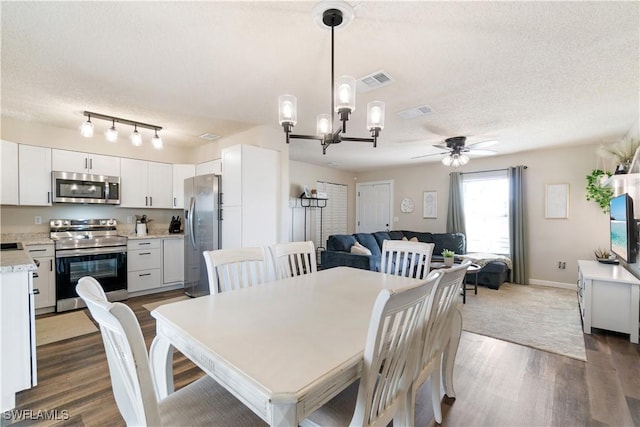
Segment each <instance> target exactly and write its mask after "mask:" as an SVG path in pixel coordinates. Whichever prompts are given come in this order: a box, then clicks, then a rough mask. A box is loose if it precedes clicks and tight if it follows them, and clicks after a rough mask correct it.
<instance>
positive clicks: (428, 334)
mask: <svg viewBox="0 0 640 427" xmlns="http://www.w3.org/2000/svg"><path fill="white" fill-rule="evenodd" d="M469 265H471V261H470V260H465V261H464V262H463V263H462V264H455V265H454V266H453V267H451V268H446V269H444V268H443V269H440V270H438V271H440V272H442V278H441V279H440V282H439V283H438V284H437V285H436V287H435V288H434V290H433V292H432V296H431V298H430V299H431V303H430V305H431V306H430V308H429V310H428V312H427V316H426V317H425V324H424V329H423V332H422V336H423V338H422V339H421V340H420V342H421V348H420V358H419V362H418V365H417V371H416V380H415V381H414V383H413V386H412V389H413V392H412V393H411V394H410V397H411V398H412V399H413V400H414V401H412V402H409V404H410V405H412V408H413V407H414V406H413V405H415V393H417V391H418V388H419V387H420V385H422V384H423V383H424V382H425V381H426V379H427V378H429V377H431V394H432V404H433V414H434V418H435V420H436V422H437V423H438V424H439V423H441V422H442V410H441V406H440V379H441V371H442V354H443V352H444V349H445V347H446V345H447V343H448V340H449V336H450V331H451V317H452V315H453V310H455V309H456V305H457V303H456V301H457V300H458V298H459V296H460V289H461V287H462V286H464V278H465V275H466V273H467V268H469ZM411 417H412V421H413V410H412V415H411Z"/></svg>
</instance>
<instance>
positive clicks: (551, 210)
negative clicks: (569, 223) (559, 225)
mask: <svg viewBox="0 0 640 427" xmlns="http://www.w3.org/2000/svg"><path fill="white" fill-rule="evenodd" d="M545 190H546V191H545V204H544V209H545V210H544V217H545V218H547V219H566V218H569V184H547V185H546V188H545Z"/></svg>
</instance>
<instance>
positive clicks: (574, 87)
mask: <svg viewBox="0 0 640 427" xmlns="http://www.w3.org/2000/svg"><path fill="white" fill-rule="evenodd" d="M351 4H352V6H353V7H354V10H355V18H354V21H353V22H352V23H351V24H350V25H349V26H347V27H346V28H344V29H341V30H339V31H336V58H335V59H336V65H335V67H336V75H342V74H350V75H353V76H355V77H356V78H360V77H363V76H365V75H367V74H370V73H372V72H375V71H378V70H385V71H386V72H387V73H388V74H390V75H391V76H392V77H393V78H394V80H395V82H394V83H393V84H391V85H389V86H386V87H382V88H379V89H376V90H372V91H370V92H367V93H359V94H358V99H357V109H356V112H355V113H354V114H353V115H352V118H351V120H350V121H349V123H348V133H347V136H362V137H366V136H368V135H367V132H366V129H365V116H364V114H365V106H366V103H367V102H368V101H371V100H382V101H385V102H386V112H387V114H386V126H385V129H384V130H383V131H382V135H381V138H380V140H379V144H378V148H376V149H373V148H372V147H370V146H369V145H367V144H364V143H358V142H344V143H342V144H340V145H336V146H332V147H330V148H329V150H328V152H327V155H326V156H322V154H321V149H320V147H319V144H318V143H317V142H314V141H305V140H294V141H292V143H291V147H290V156H291V158H292V159H294V160H301V161H306V162H311V163H317V164H322V165H326V164H329V163H337V164H338V166H336V167H338V168H343V169H350V170H364V169H368V168H372V167H377V166H381V165H392V164H415V163H418V162H426V161H438V160H439V159H440V156H434V157H427V158H423V159H420V160H412V159H411V157H414V156H421V155H425V154H430V153H437V152H439V150H437V149H435V148H433V147H432V146H431V144H437V143H441V142H442V141H443V139H444V138H446V137H450V136H456V135H466V136H469V137H470V142H474V141H481V140H484V139H494V138H495V139H498V140H499V141H500V143H499V144H497V145H495V146H493V147H491V148H492V149H495V150H496V151H498V152H499V153H500V154H506V153H514V152H519V151H525V150H531V149H537V148H545V147H550V146H555V145H575V144H583V143H586V142H598V141H600V142H610V141H614V140H617V139H620V138H621V137H622V136H624V135H625V134H626V132H627V131H628V130H629V129H630V128H631V127H632V126H633V125H634V124H635V123H637V121H638V120H639V114H640V113H639V105H640V75H639V74H640V61H639V58H640V29H639V28H640V25H639V24H638V23H639V22H640V2H608V1H607V2H517V1H511V2H484V1H483V2H368V1H362V2H352V3H351ZM314 5H315V3H314V2H2V3H1V8H2V9H1V14H2V17H1V18H2V51H1V54H2V76H1V79H2V94H1V95H2V115H3V116H8V117H14V118H17V119H21V120H27V121H34V122H41V123H45V124H49V125H53V126H58V127H63V128H73V129H75V128H77V127H78V125H79V124H80V122H81V121H82V111H84V110H89V111H96V112H99V113H103V114H108V115H114V116H118V117H124V118H128V119H132V120H138V121H141V122H145V123H152V124H157V125H160V126H162V127H164V130H163V131H162V133H161V135H162V137H163V140H164V141H165V144H175V145H180V146H185V147H193V146H196V145H198V144H204V143H206V141H204V140H202V139H200V138H198V135H200V134H202V133H205V132H209V133H213V134H216V135H221V136H223V137H224V136H229V135H232V134H233V133H236V132H239V131H243V130H245V129H248V128H250V127H253V126H256V125H273V126H277V99H278V95H280V94H284V93H290V94H295V95H296V96H297V97H298V125H297V126H296V127H295V129H294V132H295V133H313V132H314V127H315V116H316V115H317V114H319V113H323V112H326V110H327V107H328V105H329V102H330V100H329V96H330V92H329V91H330V32H329V31H327V30H324V29H321V28H320V27H319V26H318V25H316V24H315V23H314V21H313V18H312V14H311V10H312V8H313V6H314ZM424 104H426V105H428V106H430V107H431V108H432V109H433V113H431V114H429V115H427V116H423V117H420V118H415V119H409V120H405V119H402V118H400V117H399V116H397V112H399V111H402V110H405V109H407V108H411V107H415V106H419V105H424ZM99 126H103V127H105V129H106V127H108V126H107V123H106V122H102V123H100V122H96V128H97V130H100V128H99ZM283 138H284V135H283Z"/></svg>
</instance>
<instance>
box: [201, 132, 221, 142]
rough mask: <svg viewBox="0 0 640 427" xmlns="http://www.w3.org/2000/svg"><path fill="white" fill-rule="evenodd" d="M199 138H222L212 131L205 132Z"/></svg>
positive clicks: (211, 139)
mask: <svg viewBox="0 0 640 427" xmlns="http://www.w3.org/2000/svg"><path fill="white" fill-rule="evenodd" d="M198 138H202V139H206V140H207V141H213V140H214V139H218V138H220V135H214V134H212V133H203V134H202V135H200V136H199V137H198Z"/></svg>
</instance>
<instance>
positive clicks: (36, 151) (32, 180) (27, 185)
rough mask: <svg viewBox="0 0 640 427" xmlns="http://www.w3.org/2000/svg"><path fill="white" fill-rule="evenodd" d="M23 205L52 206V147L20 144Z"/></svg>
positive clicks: (19, 169) (20, 191) (20, 189)
mask: <svg viewBox="0 0 640 427" xmlns="http://www.w3.org/2000/svg"><path fill="white" fill-rule="evenodd" d="M18 171H19V174H18V175H19V179H18V181H19V196H20V197H19V199H20V204H21V205H27V206H51V148H47V147H35V146H32V145H23V144H19V145H18Z"/></svg>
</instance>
